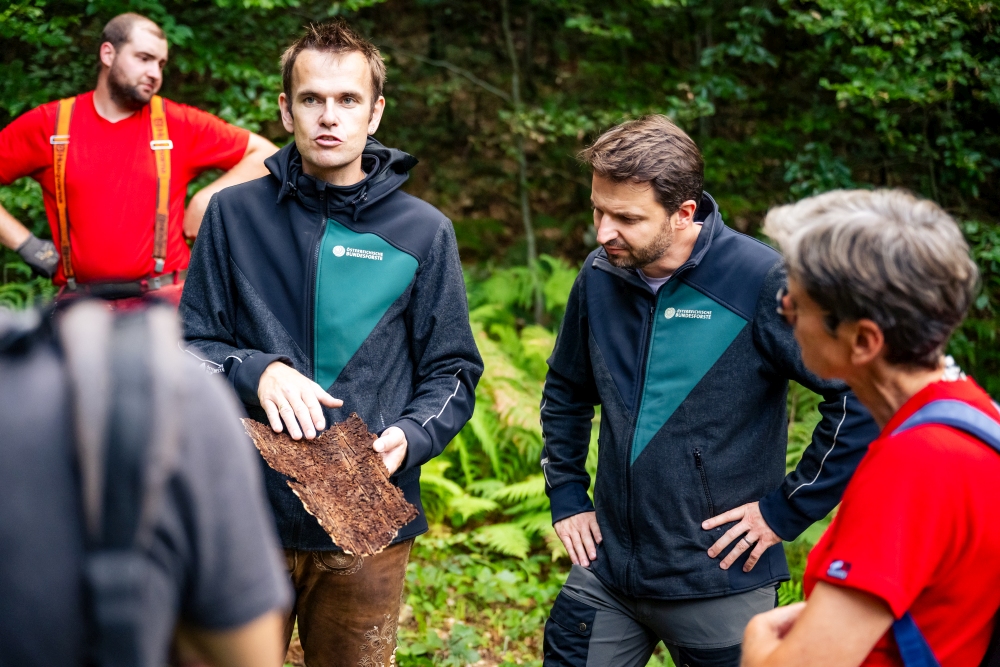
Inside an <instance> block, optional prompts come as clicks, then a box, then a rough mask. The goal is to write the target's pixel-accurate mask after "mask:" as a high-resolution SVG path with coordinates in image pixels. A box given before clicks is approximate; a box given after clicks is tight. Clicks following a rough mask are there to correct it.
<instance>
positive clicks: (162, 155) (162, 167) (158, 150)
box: [149, 95, 174, 273]
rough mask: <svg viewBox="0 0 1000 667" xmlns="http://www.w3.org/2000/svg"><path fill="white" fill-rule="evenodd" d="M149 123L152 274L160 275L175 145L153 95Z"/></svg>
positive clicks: (160, 105) (160, 100)
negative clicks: (153, 185) (152, 185)
mask: <svg viewBox="0 0 1000 667" xmlns="http://www.w3.org/2000/svg"><path fill="white" fill-rule="evenodd" d="M149 120H150V122H151V123H152V124H153V140H152V141H150V142H149V147H150V148H152V149H153V155H155V156H156V223H155V224H154V226H153V260H154V264H155V265H154V267H153V273H163V265H164V264H165V263H166V261H167V222H168V220H169V219H170V149H171V148H173V147H174V142H172V141H170V137H168V136H167V114H166V112H164V110H163V98H162V97H160V96H159V95H153V99H151V100H150V101H149Z"/></svg>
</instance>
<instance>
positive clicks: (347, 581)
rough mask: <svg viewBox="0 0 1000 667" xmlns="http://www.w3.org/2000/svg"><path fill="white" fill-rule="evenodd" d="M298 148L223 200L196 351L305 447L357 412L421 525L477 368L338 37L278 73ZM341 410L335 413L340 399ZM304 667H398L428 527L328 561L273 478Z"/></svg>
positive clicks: (431, 241) (326, 541)
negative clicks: (415, 562) (413, 569)
mask: <svg viewBox="0 0 1000 667" xmlns="http://www.w3.org/2000/svg"><path fill="white" fill-rule="evenodd" d="M282 80H283V87H284V92H282V94H281V95H280V97H279V102H280V106H281V116H282V121H283V123H284V125H285V128H286V129H287V130H288V131H289V132H293V133H294V135H295V141H294V142H293V143H291V144H289V145H288V146H286V147H285V148H283V149H282V150H280V151H279V152H278V153H277V154H275V155H274V156H272V157H271V158H269V159H268V160H267V162H266V165H267V167H268V169H269V170H270V175H269V176H265V177H264V178H261V179H258V180H256V181H251V182H249V183H246V184H243V185H240V186H236V187H233V188H229V189H227V190H224V191H223V192H220V193H219V194H217V195H216V196H215V197H213V199H212V201H211V203H210V204H209V207H208V212H207V214H206V217H205V222H204V228H203V230H202V232H201V234H200V236H199V237H198V241H197V243H196V244H195V246H194V251H193V256H192V262H191V272H190V274H189V277H188V281H187V285H186V287H185V290H184V295H183V297H182V299H181V317H182V318H183V320H184V324H185V336H186V338H187V340H188V341H189V342H190V347H189V351H190V352H191V354H193V355H195V356H197V357H199V358H200V359H201V360H202V361H203V363H204V365H205V367H206V368H207V369H208V370H210V371H213V372H218V373H225V374H226V376H227V378H228V379H229V381H230V383H231V384H232V386H233V388H234V389H235V390H236V392H237V394H238V395H239V397H240V398H241V399H242V401H243V403H244V405H245V406H246V408H247V410H248V412H249V414H250V415H251V416H252V417H254V418H255V419H257V420H258V421H260V422H262V423H269V424H270V425H271V427H272V428H273V429H274V431H277V432H280V431H282V430H284V429H287V432H288V434H289V435H290V436H291V437H292V438H295V439H299V438H302V437H305V438H307V439H312V438H315V437H316V435H317V432H318V431H321V430H322V429H324V428H325V427H326V425H328V424H330V423H332V422H334V421H340V420H343V419H345V418H347V416H348V415H350V414H351V413H354V412H356V413H357V414H358V415H360V416H361V418H362V419H363V420H364V421H365V422H366V423H367V424H368V427H369V429H370V430H372V431H374V432H378V433H380V437H379V438H378V439H377V440H376V441H375V443H374V445H373V446H374V449H375V451H376V452H379V453H380V454H381V456H382V460H383V462H384V463H385V466H386V468H387V469H388V471H389V473H390V474H391V481H393V483H395V484H396V485H397V486H399V487H400V488H401V489H402V490H403V492H404V494H405V496H406V497H407V499H408V500H409V501H410V502H411V503H412V504H414V505H415V506H416V507H417V508H418V509H420V508H421V503H420V485H419V477H420V466H421V464H423V463H426V462H427V461H428V460H429V459H431V458H432V457H434V456H436V455H437V454H439V453H440V452H441V451H442V449H443V448H444V446H445V445H446V444H447V443H448V441H450V440H451V439H452V438H453V437H454V436H455V434H457V433H458V431H459V430H460V429H461V428H462V426H463V425H464V424H465V422H466V421H467V420H468V419H469V417H470V416H471V415H472V409H473V405H474V402H475V386H476V383H477V382H478V380H479V377H480V375H481V374H482V370H483V366H482V360H481V359H480V357H479V353H478V351H477V350H476V345H475V341H474V339H473V336H472V332H471V329H470V326H469V317H468V304H467V302H466V297H465V285H464V281H463V277H462V268H461V264H460V263H459V258H458V248H457V245H456V242H455V235H454V230H453V228H452V226H451V223H450V222H449V221H448V220H447V218H445V216H444V215H443V214H442V213H441V212H440V211H438V210H437V209H435V208H434V207H432V206H430V205H429V204H427V203H425V202H423V201H421V200H419V199H416V198H414V197H411V196H409V195H407V194H405V193H404V192H402V191H401V190H400V189H399V188H400V186H401V185H402V184H403V183H404V182H405V181H406V178H407V172H408V171H409V170H410V169H411V168H412V167H413V166H414V165H415V164H416V162H417V161H416V160H415V159H414V158H413V157H411V156H409V155H407V154H406V153H403V152H402V151H399V150H396V149H390V148H386V147H384V146H382V145H381V144H380V143H378V142H377V141H375V140H374V139H373V138H371V136H370V135H372V134H374V132H375V131H376V129H377V128H378V125H379V121H380V120H381V117H382V111H383V109H384V107H385V100H384V98H383V97H382V87H383V84H384V82H385V66H384V64H383V62H382V60H381V57H380V55H379V52H378V50H377V49H376V48H375V47H374V46H373V45H372V44H371V43H370V42H368V41H367V40H365V39H364V38H362V37H360V36H359V35H358V34H356V33H355V32H354V31H353V30H351V29H350V28H349V27H348V26H347V25H346V24H345V23H343V22H340V21H338V22H333V23H328V24H323V25H317V26H311V27H310V28H309V29H308V30H307V31H306V33H305V35H303V36H302V37H301V38H300V39H299V40H297V41H296V42H295V43H294V44H293V45H292V46H291V47H289V48H288V50H287V51H286V52H285V55H284V56H283V58H282ZM334 396H337V397H339V398H334ZM266 482H267V491H268V495H269V498H270V501H271V505H272V507H273V509H274V512H275V515H276V518H277V522H278V531H279V535H280V537H281V540H282V544H283V546H284V547H285V553H286V556H287V559H288V567H289V570H290V573H291V577H292V582H293V585H294V588H295V591H296V603H295V608H294V609H293V612H292V614H291V615H290V617H289V619H288V623H287V625H286V637H290V636H291V631H292V625H293V623H294V621H295V619H296V618H297V619H298V627H299V637H300V639H301V641H302V646H303V649H304V651H305V660H306V662H307V664H309V665H313V666H319V667H324V666H327V665H331V666H332V665H351V666H352V667H353V666H355V665H359V664H369V665H380V664H385V665H388V664H392V663H393V654H394V653H395V645H396V621H397V616H398V612H399V605H400V597H401V594H402V590H403V583H404V575H405V569H406V562H407V559H408V556H409V551H410V547H411V545H412V543H413V538H414V537H415V536H416V535H418V534H419V533H422V532H424V531H425V530H426V529H427V521H426V518H425V517H424V515H423V512H422V511H421V513H420V515H419V516H418V517H417V518H416V519H415V520H413V521H412V522H410V523H409V524H407V525H406V526H404V527H403V528H402V529H401V530H400V531H399V534H398V536H397V538H396V540H395V541H394V543H393V544H392V545H391V546H389V547H387V548H386V549H385V550H384V551H382V552H381V553H379V554H377V555H375V556H371V557H364V558H358V557H355V556H352V555H349V554H346V553H344V552H343V551H341V550H340V549H339V548H338V547H337V546H336V545H335V544H333V543H332V541H331V539H330V537H329V536H328V535H327V534H326V533H325V532H324V531H323V529H322V528H321V527H320V525H319V524H318V523H317V521H316V519H315V518H314V517H312V516H311V515H309V514H307V513H306V511H305V510H304V509H303V506H302V503H301V502H300V501H299V499H298V498H297V497H296V496H295V495H294V494H293V493H292V492H291V491H290V490H289V488H288V486H287V485H286V482H285V478H284V477H283V476H281V475H279V474H278V473H276V472H275V471H273V470H271V469H270V468H267V469H266Z"/></svg>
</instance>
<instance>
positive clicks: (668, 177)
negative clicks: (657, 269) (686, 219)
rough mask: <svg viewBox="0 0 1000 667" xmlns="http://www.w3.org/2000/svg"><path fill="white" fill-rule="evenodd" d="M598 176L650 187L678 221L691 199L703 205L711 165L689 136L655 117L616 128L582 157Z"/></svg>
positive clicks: (633, 121) (581, 155)
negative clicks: (703, 158) (708, 167)
mask: <svg viewBox="0 0 1000 667" xmlns="http://www.w3.org/2000/svg"><path fill="white" fill-rule="evenodd" d="M579 157H580V159H581V160H582V161H583V162H585V163H587V164H588V165H590V167H591V168H592V169H593V170H594V172H595V173H597V174H598V175H600V176H602V177H604V178H608V179H611V180H612V181H615V182H618V183H624V182H626V181H632V182H635V183H650V184H652V186H653V190H654V191H655V193H656V199H657V201H659V202H660V205H662V206H663V208H664V209H666V211H667V213H669V214H671V215H673V214H674V213H676V212H677V210H678V209H679V208H680V207H681V204H683V203H684V202H686V201H687V200H689V199H691V200H693V201H694V202H695V204H700V203H701V194H702V188H703V187H704V185H705V163H704V162H703V161H702V159H701V151H699V150H698V146H696V145H695V143H694V142H693V141H692V140H691V137H689V136H688V135H687V134H686V133H685V132H684V130H682V129H681V128H679V127H677V125H675V124H674V122H673V121H671V120H670V119H669V118H667V117H666V116H663V115H659V114H655V115H651V116H645V117H643V118H639V119H636V120H630V121H627V122H625V123H622V124H621V125H616V126H615V127H613V128H611V129H610V130H608V131H607V132H605V133H604V134H602V135H601V136H599V137H598V138H597V141H595V142H594V143H593V144H592V145H591V146H590V147H588V148H586V149H584V150H583V151H581V152H580V156H579Z"/></svg>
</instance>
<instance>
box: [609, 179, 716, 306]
mask: <svg viewBox="0 0 1000 667" xmlns="http://www.w3.org/2000/svg"><path fill="white" fill-rule="evenodd" d="M694 220H695V222H700V223H701V225H702V228H701V233H700V234H698V240H697V241H695V243H694V248H692V249H691V256H690V257H688V259H687V261H686V262H684V263H683V264H681V266H680V267H679V268H678V269H677V270H676V271H674V275H678V274H680V273H682V272H684V271H687V270H688V269H691V268H694V267H696V266H698V264H700V263H701V260H702V259H703V258H704V257H705V255H706V254H707V253H708V249H709V248H711V247H712V241H714V240H715V238H716V237H717V236H718V235H719V234H721V233H722V230H723V229H724V228H725V226H726V224H725V223H724V222H723V221H722V216H721V215H720V214H719V205H718V204H716V203H715V199H713V198H712V195H710V194H708V193H707V192H702V193H701V203H700V204H699V205H698V208H697V209H696V210H695V212H694ZM592 266H593V267H594V268H597V269H601V270H602V271H606V272H608V273H611V274H614V275H616V276H618V277H620V278H622V279H623V280H625V281H626V282H629V283H632V284H633V285H635V286H636V287H640V288H643V289H646V290H649V286H648V285H647V284H646V283H645V281H643V280H642V278H640V277H639V274H638V273H636V271H635V269H621V268H618V267H617V266H615V265H614V264H612V263H611V262H609V261H608V252H607V251H606V250H605V249H604V248H598V249H597V252H596V253H595V254H594V260H593V262H592Z"/></svg>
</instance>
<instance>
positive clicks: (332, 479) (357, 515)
mask: <svg viewBox="0 0 1000 667" xmlns="http://www.w3.org/2000/svg"><path fill="white" fill-rule="evenodd" d="M243 428H244V429H245V430H246V432H247V435H249V436H250V438H251V439H252V440H253V442H254V444H255V445H256V446H257V449H258V450H260V453H261V455H262V456H263V457H264V460H265V461H267V463H268V465H270V466H271V467H272V468H274V469H275V470H277V471H278V472H280V473H281V474H283V475H286V476H287V477H288V478H289V479H288V486H290V487H291V489H292V491H294V492H295V495H297V496H298V497H299V500H301V501H302V506H303V507H305V508H306V511H307V512H309V513H310V514H312V515H313V516H315V517H316V519H317V520H318V521H319V525H321V526H322V527H323V530H325V531H326V532H327V534H329V535H330V537H331V538H332V539H333V541H334V543H335V544H336V545H337V546H338V547H340V548H341V549H343V550H344V551H346V552H347V553H349V554H356V555H358V556H370V555H372V554H377V553H378V552H380V551H382V549H384V548H385V547H387V546H389V544H390V543H391V542H392V540H393V539H394V538H395V537H396V534H397V533H398V532H399V529H400V528H402V527H403V526H405V525H406V524H408V523H409V522H410V521H412V520H413V519H415V518H416V517H417V514H418V512H417V508H416V507H414V506H413V505H411V504H410V503H409V502H407V500H406V498H404V497H403V492H402V491H400V489H399V487H397V486H396V485H394V484H393V483H392V482H390V481H389V473H388V471H387V470H386V468H385V465H384V464H383V463H382V458H381V457H380V456H379V455H378V453H376V452H375V450H373V449H372V443H373V442H374V441H375V437H376V436H374V435H373V434H371V433H369V432H368V427H367V426H366V425H365V422H364V421H363V420H362V419H361V418H360V417H358V415H357V414H351V416H350V417H348V418H347V420H346V421H342V422H338V423H336V424H333V425H332V426H331V427H330V428H328V429H326V430H325V431H323V432H322V433H320V434H319V435H318V436H317V437H316V439H315V440H305V439H302V440H292V438H291V437H290V436H289V435H288V433H287V432H282V433H275V432H274V431H273V430H272V429H271V427H270V426H267V425H266V424H261V423H260V422H257V421H254V420H253V419H244V420H243Z"/></svg>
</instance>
